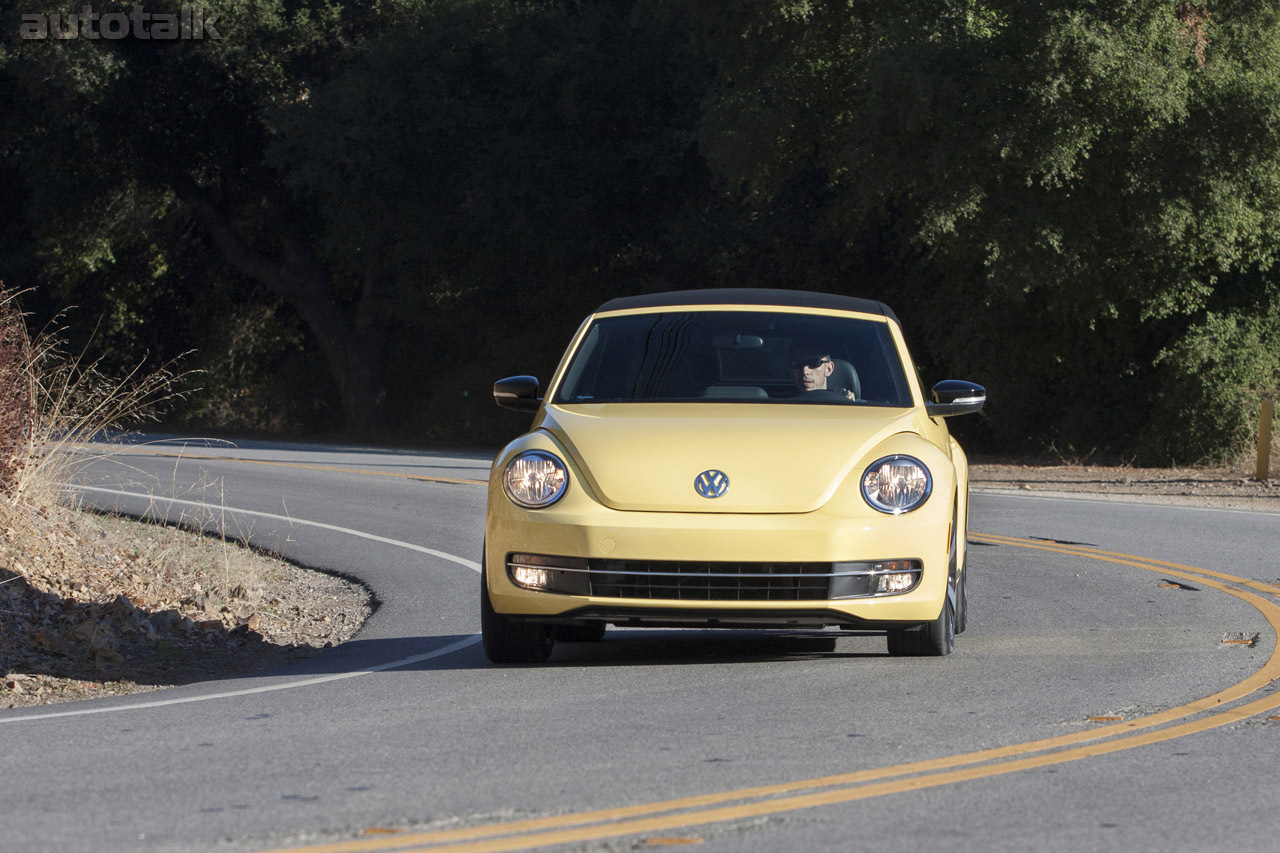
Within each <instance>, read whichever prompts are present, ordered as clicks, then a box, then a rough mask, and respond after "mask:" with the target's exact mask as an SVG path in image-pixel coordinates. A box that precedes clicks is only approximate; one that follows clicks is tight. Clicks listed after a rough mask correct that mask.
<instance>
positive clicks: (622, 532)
mask: <svg viewBox="0 0 1280 853" xmlns="http://www.w3.org/2000/svg"><path fill="white" fill-rule="evenodd" d="M946 494H947V493H946V492H944V493H943V494H937V493H936V492H935V494H934V496H933V498H932V499H931V500H930V501H929V503H927V504H926V505H925V506H923V507H921V508H920V509H919V510H916V511H915V512H912V513H909V514H906V515H901V516H889V515H883V514H880V513H877V512H874V511H873V510H871V509H870V508H867V509H866V512H865V514H855V515H846V516H837V515H835V514H832V513H830V512H827V511H825V510H818V511H815V512H808V513H786V514H781V513H780V514H729V513H664V512H628V511H618V510H611V509H608V508H606V507H604V506H602V505H600V504H599V503H597V502H595V501H594V500H591V499H590V497H588V496H586V495H583V494H582V493H581V491H579V493H578V495H577V496H576V499H574V500H569V499H568V498H566V500H565V501H562V502H561V503H559V504H556V505H554V506H552V507H548V508H546V509H541V510H527V509H522V508H520V507H517V506H515V505H513V504H512V503H511V502H510V501H509V500H507V498H506V496H505V495H504V494H503V493H502V490H501V487H500V486H498V485H497V483H496V482H494V483H491V485H490V490H489V512H488V517H487V521H486V525H485V555H484V561H485V566H486V571H485V578H486V583H487V584H488V590H489V597H490V601H491V602H492V604H493V608H494V610H495V611H497V612H498V613H502V614H504V615H507V616H514V617H521V616H523V617H527V618H531V619H535V620H539V621H572V620H594V621H606V622H611V623H614V624H617V625H644V626H682V627H683V626H711V627H821V626H824V625H841V626H844V627H850V628H857V627H865V628H869V629H875V628H884V627H893V626H904V625H908V624H919V623H921V622H926V621H930V620H932V619H935V618H937V616H938V614H939V613H940V612H941V610H942V604H943V601H944V600H945V598H946V595H947V575H948V566H949V556H950V554H949V549H950V544H951V521H952V517H953V516H952V507H951V502H950V501H948V500H946V499H945V497H946ZM513 553H520V554H540V555H556V556H560V557H568V558H579V559H587V560H646V561H707V562H743V563H752V562H754V563H834V562H849V561H864V562H874V561H888V560H913V561H918V562H919V563H920V564H921V566H922V567H923V571H922V574H921V579H920V582H919V584H918V585H917V586H916V587H915V588H914V589H912V590H911V591H910V592H907V593H901V594H891V595H881V596H874V597H864V598H854V599H828V600H820V601H815V600H797V601H741V600H722V601H716V600H676V599H663V598H613V597H605V596H593V595H570V594H564V593H554V592H542V591H534V590H529V589H524V588H522V587H519V586H517V585H516V584H514V583H513V582H512V581H511V579H510V578H509V577H508V574H507V570H506V566H507V561H508V558H509V556H510V555H511V554H513Z"/></svg>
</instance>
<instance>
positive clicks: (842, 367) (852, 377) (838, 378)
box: [827, 358, 862, 400]
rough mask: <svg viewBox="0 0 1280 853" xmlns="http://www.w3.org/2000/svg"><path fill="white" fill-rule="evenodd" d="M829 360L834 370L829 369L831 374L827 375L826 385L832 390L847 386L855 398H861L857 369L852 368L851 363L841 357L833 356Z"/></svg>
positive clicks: (860, 385) (860, 384)
mask: <svg viewBox="0 0 1280 853" xmlns="http://www.w3.org/2000/svg"><path fill="white" fill-rule="evenodd" d="M831 362H832V363H833V364H834V365H835V366H836V367H835V370H832V371H831V375H830V376H828V377H827V387H828V388H830V389H832V390H835V389H836V388H847V389H848V390H850V391H852V392H853V397H854V399H855V400H861V399H862V383H861V382H860V381H859V380H858V371H856V370H854V369H853V365H852V364H850V363H849V362H847V361H845V360H844V359H843V358H833V359H831Z"/></svg>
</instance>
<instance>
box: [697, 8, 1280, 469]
mask: <svg viewBox="0 0 1280 853" xmlns="http://www.w3.org/2000/svg"><path fill="white" fill-rule="evenodd" d="M1278 24H1280V21H1278V15H1277V10H1276V9H1275V6H1274V4H1270V3H1262V2H1233V3H1211V4H1205V5H1200V4H1196V3H1190V2H1168V0H1161V1H1160V2H1156V0H1129V2H1115V3H1096V2H1084V1H1083V0H1051V2H1043V3H1021V2H983V1H982V0H931V1H930V2H908V3H905V4H904V3H885V2H874V1H872V2H857V0H855V2H828V3H808V2H806V3H795V2H769V1H768V0H764V2H743V3H739V4H737V5H736V6H735V8H734V9H733V13H732V14H724V15H722V14H719V13H717V14H715V15H713V16H711V17H710V19H709V20H706V21H705V32H706V33H707V37H708V39H709V41H710V43H712V44H713V45H715V48H714V49H713V54H714V55H715V56H716V57H717V59H718V60H719V63H720V65H719V67H720V76H719V80H718V86H717V91H716V93H715V96H714V98H713V100H712V101H711V103H710V105H709V108H708V110H707V113H706V118H705V121H704V125H703V133H702V139H703V142H704V146H705V150H706V152H707V154H708V157H709V158H710V160H711V161H712V163H713V164H714V166H715V168H716V171H717V173H718V174H719V175H721V176H722V178H723V179H724V181H725V182H726V184H727V185H728V186H730V187H741V188H742V189H743V192H744V194H745V196H746V197H747V199H748V200H749V203H750V204H751V205H752V206H754V207H755V208H756V209H758V210H759V211H761V212H762V214H763V213H765V212H767V211H770V210H772V209H773V207H774V205H775V204H776V203H777V200H778V199H780V198H786V197H788V196H789V195H790V194H791V193H792V192H793V187H794V186H795V182H796V178H797V176H799V175H807V176H808V177H807V178H806V179H805V180H806V181H807V182H808V183H809V184H810V185H813V186H817V187H818V188H819V189H820V193H821V198H822V199H823V200H822V203H821V205H820V210H818V212H817V213H816V214H815V215H813V216H812V217H811V219H812V225H813V229H814V230H815V232H817V233H820V234H822V235H823V239H824V240H826V241H829V242H832V243H842V244H843V252H842V254H843V255H844V256H845V257H846V258H847V259H849V260H850V261H852V263H849V264H846V266H847V267H852V268H853V269H858V268H859V266H860V265H861V264H863V263H866V264H867V265H866V266H865V267H863V269H864V270H865V272H866V275H864V276H863V277H861V278H860V279H854V280H852V281H851V282H850V283H849V284H847V285H846V287H848V288H850V289H852V290H858V291H861V292H864V293H865V292H867V291H868V290H874V291H879V292H880V293H882V294H883V295H884V296H885V297H886V298H888V299H891V300H893V302H894V303H895V304H898V305H900V306H901V310H900V313H902V314H903V315H904V317H905V318H906V319H907V321H908V325H909V326H910V327H913V330H914V333H915V335H916V336H918V337H919V338H920V339H921V340H920V343H921V344H923V346H922V347H921V349H922V350H923V351H924V352H925V353H926V361H930V362H932V363H934V364H937V365H946V366H948V367H949V368H950V369H952V370H958V371H963V372H965V373H971V374H973V377H974V378H977V379H982V380H985V381H986V382H987V384H988V385H989V386H990V387H991V390H992V392H993V398H992V405H991V407H990V408H991V411H990V415H991V417H990V420H989V425H990V427H991V428H992V430H993V431H994V432H995V433H996V435H997V436H998V437H1001V438H1002V439H1003V440H1004V441H1005V442H1006V443H1008V444H1013V443H1016V442H1017V441H1019V440H1025V439H1026V438H1027V437H1028V436H1029V437H1031V438H1032V439H1034V440H1035V441H1036V442H1038V443H1041V444H1043V443H1048V442H1055V443H1058V445H1059V446H1060V447H1064V448H1065V447H1066V446H1074V447H1076V448H1077V449H1081V450H1084V449H1089V448H1090V446H1094V447H1097V446H1103V447H1109V448H1112V449H1118V450H1127V451H1129V452H1146V453H1148V454H1150V455H1152V456H1161V457H1163V458H1170V457H1185V456H1188V455H1190V456H1195V455H1198V454H1202V453H1203V452H1205V451H1206V450H1209V449H1211V448H1209V447H1206V446H1205V445H1203V444H1202V443H1199V442H1193V441H1190V440H1188V441H1185V442H1181V443H1180V442H1177V441H1175V442H1172V443H1170V442H1169V441H1167V440H1162V441H1161V442H1160V444H1159V447H1156V446H1155V445H1153V444H1147V445H1143V444H1142V443H1141V442H1140V441H1139V440H1138V438H1137V437H1138V436H1140V435H1142V434H1143V432H1142V427H1143V426H1145V425H1146V423H1147V422H1148V420H1149V418H1150V417H1151V412H1152V408H1151V407H1152V406H1153V404H1154V403H1155V402H1156V401H1157V399H1159V398H1160V395H1161V394H1164V395H1165V398H1166V399H1168V398H1172V397H1173V396H1174V393H1175V389H1174V388H1173V387H1160V385H1159V383H1160V382H1161V381H1165V382H1182V381H1185V380H1186V375H1185V373H1178V372H1176V371H1169V370H1167V369H1163V368H1161V367H1159V366H1157V365H1156V364H1155V362H1156V360H1157V359H1158V358H1159V357H1160V353H1161V352H1166V351H1167V352H1168V353H1170V355H1169V356H1167V358H1175V357H1176V355H1175V354H1176V353H1179V352H1182V351H1183V348H1181V347H1180V346H1179V345H1178V344H1177V341H1179V340H1180V339H1181V338H1182V336H1183V335H1186V334H1191V335H1196V334H1198V333H1197V332H1196V331H1195V330H1197V329H1199V328H1201V327H1202V326H1203V324H1204V322H1205V318H1206V317H1207V316H1208V314H1207V313H1206V312H1211V311H1213V310H1214V309H1215V304H1216V301H1219V300H1221V299H1223V298H1227V297H1226V295H1227V294H1236V293H1237V291H1241V290H1244V291H1249V290H1251V289H1252V290H1253V293H1254V294H1255V295H1256V297H1257V298H1258V299H1262V298H1263V296H1264V294H1263V292H1262V291H1261V290H1260V289H1258V288H1259V283H1260V282H1266V281H1270V280H1272V278H1271V276H1272V272H1271V270H1272V268H1273V265H1274V262H1275V257H1276V250H1277V244H1278V240H1277V238H1278V236H1280V231H1278V230H1277V228H1276V226H1275V225H1274V223H1275V222H1276V215H1275V214H1276V213H1277V211H1278V210H1280V123H1277V122H1276V115H1277V110H1278V109H1280V63H1278V62H1277V59H1280V57H1278V56H1277V49H1278V48H1280V26H1278ZM815 175H816V176H819V177H818V178H816V179H815V178H814V176H815ZM813 197H815V198H817V197H819V196H816V195H815V196H813ZM818 207H819V206H818V205H811V206H810V209H811V210H814V209H817V208H818ZM824 271H825V270H822V269H820V270H819V271H817V272H816V275H822V274H823V272H824ZM1230 298H1236V297H1235V296H1232V297H1230ZM1262 314H1263V315H1265V314H1266V312H1265V311H1263V312H1262ZM1189 330H1190V331H1189ZM1165 411H1166V414H1167V413H1168V410H1167V409H1166V410H1165ZM1177 411H1179V412H1182V413H1183V414H1185V410H1182V409H1178V410H1177ZM1175 432H1176V431H1175ZM1164 435H1165V438H1166V439H1167V437H1168V433H1167V431H1166V432H1165V433H1164ZM1186 438H1188V439H1190V436H1189V435H1187V436H1186ZM1213 447H1215V448H1217V449H1218V450H1221V449H1222V448H1221V446H1220V445H1213Z"/></svg>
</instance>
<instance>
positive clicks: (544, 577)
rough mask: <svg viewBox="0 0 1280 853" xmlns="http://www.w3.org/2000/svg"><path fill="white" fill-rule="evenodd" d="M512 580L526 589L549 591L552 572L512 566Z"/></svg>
mask: <svg viewBox="0 0 1280 853" xmlns="http://www.w3.org/2000/svg"><path fill="white" fill-rule="evenodd" d="M511 579H512V580H513V581H515V582H516V583H517V584H519V585H520V586H522V587H524V588H526V589H547V588H548V587H550V586H551V572H549V571H547V570H546V569H535V568H534V567H532V566H512V567H511Z"/></svg>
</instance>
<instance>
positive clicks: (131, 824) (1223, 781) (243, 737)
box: [0, 444, 1280, 853]
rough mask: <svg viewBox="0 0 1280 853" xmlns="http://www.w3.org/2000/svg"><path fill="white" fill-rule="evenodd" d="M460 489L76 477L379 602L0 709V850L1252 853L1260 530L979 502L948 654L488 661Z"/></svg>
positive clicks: (638, 653)
mask: <svg viewBox="0 0 1280 853" xmlns="http://www.w3.org/2000/svg"><path fill="white" fill-rule="evenodd" d="M180 454H181V455H180ZM278 463H285V464H278ZM487 472H488V459H487V458H483V457H478V456H476V455H467V454H425V453H423V454H418V453H396V452H387V451H369V450H362V449H359V448H345V449H344V448H334V447H307V446H300V445H294V446H289V447H281V446H275V447H269V446H264V445H248V446H241V447H238V448H220V447H193V446H188V447H186V448H185V449H184V448H181V447H179V446H177V445H174V444H162V445H153V446H149V447H140V448H134V449H133V450H132V451H131V452H128V453H126V454H121V455H119V456H117V457H116V458H115V459H114V460H113V461H109V462H107V463H101V464H99V465H98V466H96V467H95V469H94V472H93V476H92V483H93V486H94V489H96V490H95V491H88V492H86V498H87V499H89V500H90V501H92V502H93V503H95V504H98V505H100V506H115V507H118V508H120V509H123V510H125V511H129V512H133V513H141V512H150V513H152V514H162V515H165V516H167V517H169V518H171V519H178V518H182V519H183V520H185V521H187V522H188V523H197V524H205V525H210V526H214V525H218V526H221V527H223V528H224V529H225V530H226V531H227V532H228V533H230V534H232V535H235V536H240V537H243V538H245V539H247V540H249V541H250V542H252V543H254V544H256V545H260V546H263V547H269V548H273V549H277V550H279V551H281V552H282V553H283V554H285V555H286V556H287V557H289V558H290V559H293V560H295V561H297V562H299V563H301V564H303V565H309V566H314V567H317V568H323V569H327V570H331V571H337V572H342V573H345V574H350V575H354V576H356V577H359V578H360V579H361V580H363V581H364V582H365V583H366V584H368V586H369V587H370V588H371V589H372V590H373V592H374V593H375V594H376V595H377V596H378V598H379V599H380V600H381V602H382V605H381V607H380V608H379V609H378V611H377V612H376V613H375V615H374V616H373V618H372V619H371V621H370V622H369V623H368V625H367V626H366V627H365V629H364V630H363V631H362V632H361V633H360V634H359V635H358V636H357V638H356V639H355V640H353V641H351V642H349V643H347V644H345V645H343V646H341V647H339V648H337V649H334V650H332V651H331V652H328V653H325V654H323V655H321V656H319V657H316V658H313V659H310V660H308V661H305V662H304V663H302V664H300V665H299V666H297V667H296V668H293V669H289V670H286V671H280V672H275V673H270V674H266V675H258V676H254V677H246V678H240V679H228V680H223V681H218V682H209V683H205V684H199V685H191V686H188V687H183V688H177V689H173V690H168V691H162V692H157V693H149V694H141V695H137V696H132V697H121V698H116V699H109V700H98V701H93V702H86V703H80V704H75V705H64V706H51V707H48V708H34V709H20V710H9V711H4V712H0V768H2V770H3V772H0V850H4V851H9V850H12V851H46V850H47V851H119V850H140V851H197V850H198V851H205V850H214V851H223V850H225V851H244V850H284V849H288V850H296V849H300V848H301V849H308V850H324V851H326V853H336V851H338V850H343V851H366V850H401V849H405V850H425V849H430V850H519V849H531V848H539V849H542V848H546V849H561V850H631V849H638V848H639V849H647V848H648V847H652V846H667V845H683V844H692V843H695V842H700V843H701V844H702V846H701V847H700V848H699V849H702V850H725V851H730V850H732V851H774V850H780V849H794V850H847V849H852V848H854V847H855V846H857V847H869V848H871V849H875V850H877V851H897V850H903V851H907V850H910V851H918V850H920V849H932V848H938V849H947V850H953V851H975V853H976V851H992V850H1026V849H1030V848H1035V849H1037V850H1063V851H1067V850H1071V851H1075V850H1082V849H1089V850H1125V851H1131V850H1156V849H1159V850H1161V851H1181V850H1187V851H1191V850H1195V851H1204V850H1225V849H1228V848H1236V849H1255V850H1265V849H1275V848H1276V847H1277V845H1278V844H1280V842H1278V841H1277V839H1278V838H1280V814H1278V813H1277V810H1276V809H1275V808H1274V804H1275V803H1276V802H1277V800H1278V799H1280V778H1278V777H1277V774H1275V772H1274V766H1275V763H1276V759H1277V758H1278V757H1280V721H1277V720H1280V693H1277V692H1276V691H1275V683H1273V680H1274V679H1276V678H1277V677H1280V659H1274V654H1275V650H1276V626H1277V625H1280V606H1277V602H1278V601H1280V599H1278V598H1277V595H1280V560H1278V556H1280V555H1278V551H1280V515H1276V514H1262V513H1246V512H1232V511H1215V510H1198V509H1188V508H1177V507H1163V506H1151V505H1136V504H1132V505H1131V504H1123V503H1115V502H1106V503H1101V502H1091V501H1086V500H1070V499H1049V498H1040V497H1023V496H1007V495H982V494H978V495H975V497H974V502H973V510H972V518H971V522H972V528H973V529H972V531H971V541H972V543H973V544H972V549H971V556H970V571H971V573H972V574H971V578H970V585H969V596H970V607H971V610H970V614H971V615H970V628H969V630H968V631H967V632H966V633H965V634H964V635H962V636H961V637H959V638H958V641H957V648H956V652H955V653H954V654H953V655H951V656H950V657H948V658H943V659H902V658H889V657H888V656H887V655H886V654H885V648H884V646H885V642H884V639H883V637H879V636H858V635H847V634H840V633H838V632H824V633H821V634H801V633H795V634H789V633H770V632H712V631H687V630H686V631H620V630H615V629H610V631H609V633H608V635H607V638H606V640H605V642H603V643H601V644H597V645H577V644H563V645H560V646H558V647H557V650H556V653H555V655H554V657H553V658H552V661H551V663H549V664H548V665H544V666H538V667H528V668H524V667H494V666H490V665H489V664H488V663H487V662H486V661H485V659H484V656H483V654H482V652H481V650H480V646H479V642H478V640H479V638H478V636H477V631H478V630H479V617H478V575H477V571H476V570H477V568H478V567H477V565H476V561H477V560H478V559H479V554H480V545H481V538H482V535H483V515H484V501H485V492H484V489H483V487H482V486H479V485H476V484H474V482H467V481H481V480H484V479H485V477H486V476H487ZM1118 555H1131V556H1128V557H1125V556H1118ZM1157 561H1165V562H1164V563H1160V562H1157ZM1206 571H1207V572H1209V573H1210V574H1206ZM1273 585H1274V586H1273ZM1254 635H1257V641H1256V643H1254V644H1253V645H1248V644H1246V643H1239V642H1234V643H1232V642H1228V643H1224V642H1223V640H1224V637H1225V638H1227V639H1237V638H1238V637H1240V636H1243V637H1244V638H1246V639H1251V638H1253V637H1254ZM1272 716H1275V717H1276V718H1277V720H1272V719H1269V718H1270V717H1272ZM1091 718H1093V719H1091ZM388 830H394V832H389V831H388Z"/></svg>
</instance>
